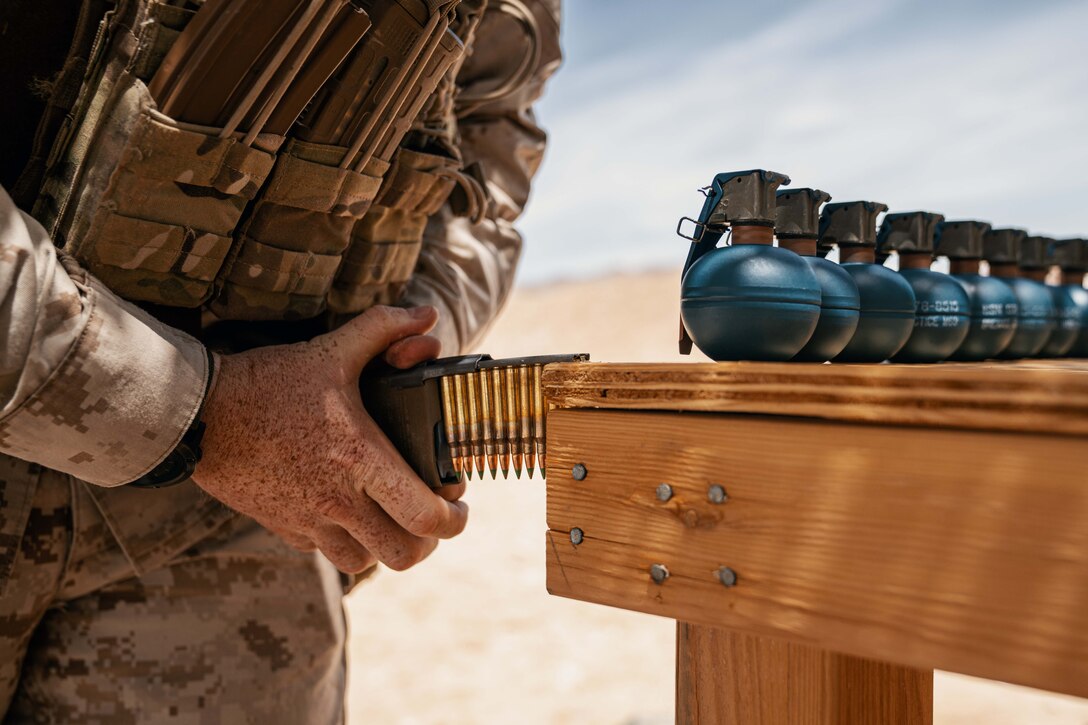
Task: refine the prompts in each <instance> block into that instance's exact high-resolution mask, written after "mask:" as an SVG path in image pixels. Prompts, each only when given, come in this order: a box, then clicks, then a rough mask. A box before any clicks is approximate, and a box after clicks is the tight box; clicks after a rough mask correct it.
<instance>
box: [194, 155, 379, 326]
mask: <svg viewBox="0 0 1088 725" xmlns="http://www.w3.org/2000/svg"><path fill="white" fill-rule="evenodd" d="M345 150H346V149H344V148H343V147H339V146H331V145H326V144H316V143H310V142H305V141H301V140H298V139H292V140H290V141H289V142H288V143H287V145H286V146H285V147H284V149H283V151H282V153H281V154H280V155H279V158H278V159H277V161H276V165H275V168H274V169H273V171H272V174H271V176H270V178H269V180H268V183H267V184H266V185H265V187H264V189H262V190H261V193H260V195H259V197H258V199H257V202H256V204H255V205H254V207H253V209H252V211H251V213H250V214H249V216H248V217H247V219H246V220H245V221H244V222H243V224H242V227H241V228H240V229H239V231H238V240H239V243H238V245H237V249H236V250H235V251H234V252H233V253H232V255H231V259H230V260H228V263H227V264H226V265H225V266H224V267H223V269H222V271H221V273H220V281H219V291H218V294H217V295H216V297H215V299H213V300H212V303H211V305H210V308H211V310H212V312H214V313H215V314H216V315H217V316H218V317H221V318H223V319H233V320H273V319H276V320H279V319H302V318H307V317H313V316H315V315H317V314H319V313H320V312H322V311H323V310H324V309H325V301H326V298H327V297H328V294H329V290H330V288H331V287H332V283H333V279H334V278H335V277H336V270H337V269H338V268H339V266H340V262H341V259H342V257H343V255H344V251H345V250H346V249H347V248H348V244H349V242H350V240H351V230H352V227H354V226H355V224H356V222H358V221H359V220H360V219H362V218H363V217H364V215H365V214H366V213H367V210H368V209H369V208H370V206H371V203H372V202H373V201H374V198H375V196H376V195H377V193H378V189H379V187H380V186H381V183H382V176H383V175H384V173H385V171H386V170H387V169H388V164H387V163H385V162H383V161H381V160H380V159H372V160H371V162H370V163H369V164H368V165H367V167H366V170H367V173H356V172H354V171H352V170H350V169H342V168H339V166H338V164H339V162H340V160H341V159H342V158H343V156H344V152H345Z"/></svg>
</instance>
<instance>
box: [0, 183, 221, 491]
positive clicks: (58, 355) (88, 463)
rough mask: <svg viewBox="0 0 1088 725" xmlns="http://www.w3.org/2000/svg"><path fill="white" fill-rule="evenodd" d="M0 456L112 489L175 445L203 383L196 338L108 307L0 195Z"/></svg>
mask: <svg viewBox="0 0 1088 725" xmlns="http://www.w3.org/2000/svg"><path fill="white" fill-rule="evenodd" d="M0 340H3V345H2V346H0V453H6V454H9V455H12V456H15V457H16V458H22V459H24V460H27V461H32V462H35V463H40V464H42V465H45V466H47V467H49V468H54V469H57V470H60V471H64V472H66V473H71V474H73V475H75V476H77V477H79V478H81V479H84V480H86V481H90V482H91V483H95V484H99V485H103V486H114V485H119V484H122V483H127V482H128V481H132V480H135V479H136V478H139V477H140V476H142V475H143V474H145V473H147V472H148V471H149V470H151V469H152V468H153V467H154V466H155V465H157V464H158V463H159V462H160V461H161V460H162V459H163V458H165V457H166V454H167V453H169V452H170V451H171V450H172V449H173V448H174V447H175V446H176V445H177V443H178V440H179V439H180V438H181V436H182V435H183V434H184V433H185V431H186V430H187V429H188V427H189V425H190V423H191V422H192V419H193V418H194V417H195V416H196V413H197V411H198V410H199V408H200V404H201V402H202V400H203V397H204V391H205V388H206V385H205V383H206V382H207V378H208V375H209V374H210V371H209V369H208V368H209V365H208V361H207V355H206V353H205V351H204V348H203V346H202V345H201V344H200V343H199V342H197V341H196V340H195V339H193V338H191V337H189V336H187V335H185V334H184V333H181V332H179V331H177V330H174V329H172V328H169V327H166V326H164V325H162V324H161V323H159V322H158V321H157V320H155V319H154V318H152V317H151V316H149V315H147V314H145V313H144V312H143V311H142V310H140V309H139V308H137V307H134V306H133V305H130V304H129V303H127V302H124V301H123V300H120V299H118V298H117V297H116V296H114V295H113V294H112V293H111V292H110V291H109V290H108V289H106V288H105V287H104V286H103V285H102V284H101V283H100V282H99V281H98V280H96V279H94V278H93V277H91V276H90V275H89V274H88V273H87V272H86V271H85V270H83V269H81V268H80V267H79V266H78V265H77V264H76V263H75V262H74V261H73V260H72V259H71V258H68V257H67V256H65V255H63V254H59V253H58V252H57V251H56V249H55V247H54V246H53V242H52V241H51V240H50V239H49V236H48V234H47V233H46V231H45V229H43V228H42V226H41V225H40V224H38V223H37V222H36V221H35V220H34V219H33V218H31V217H30V216H28V215H27V214H24V213H23V212H21V211H20V210H19V209H17V208H16V206H15V204H14V202H12V200H11V197H9V196H8V194H7V192H6V191H4V190H3V188H0Z"/></svg>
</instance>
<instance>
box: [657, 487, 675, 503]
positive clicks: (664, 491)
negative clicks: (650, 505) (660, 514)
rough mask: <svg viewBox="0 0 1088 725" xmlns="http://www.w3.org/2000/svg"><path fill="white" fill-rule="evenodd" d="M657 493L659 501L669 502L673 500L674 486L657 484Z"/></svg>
mask: <svg viewBox="0 0 1088 725" xmlns="http://www.w3.org/2000/svg"><path fill="white" fill-rule="evenodd" d="M656 492H657V500H658V501H668V500H669V499H670V498H672V486H670V485H669V484H667V483H659V484H657V490H656Z"/></svg>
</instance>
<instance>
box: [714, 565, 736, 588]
mask: <svg viewBox="0 0 1088 725" xmlns="http://www.w3.org/2000/svg"><path fill="white" fill-rule="evenodd" d="M718 581H720V582H721V583H722V584H724V585H725V586H727V587H735V586H736V585H737V572H735V571H733V570H732V569H730V568H729V567H727V566H723V567H722V568H720V569H718Z"/></svg>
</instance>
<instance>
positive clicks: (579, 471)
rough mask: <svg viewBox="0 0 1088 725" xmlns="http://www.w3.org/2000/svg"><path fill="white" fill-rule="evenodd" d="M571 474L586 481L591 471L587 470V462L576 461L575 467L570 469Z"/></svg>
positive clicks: (578, 479)
mask: <svg viewBox="0 0 1088 725" xmlns="http://www.w3.org/2000/svg"><path fill="white" fill-rule="evenodd" d="M570 475H571V476H573V477H574V480H575V481H584V480H586V476H587V475H589V471H587V470H586V464H584V463H576V464H574V468H572V469H570Z"/></svg>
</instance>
